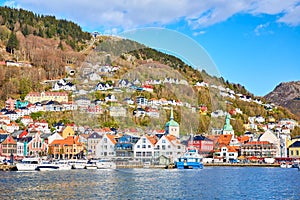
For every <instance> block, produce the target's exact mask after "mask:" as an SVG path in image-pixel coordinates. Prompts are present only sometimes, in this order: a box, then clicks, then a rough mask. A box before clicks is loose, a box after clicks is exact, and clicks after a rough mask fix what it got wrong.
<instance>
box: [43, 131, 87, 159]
mask: <svg viewBox="0 0 300 200" xmlns="http://www.w3.org/2000/svg"><path fill="white" fill-rule="evenodd" d="M83 152H84V146H83V144H82V143H81V142H79V137H78V136H68V137H67V138H65V139H62V140H54V141H53V142H52V143H51V144H49V146H48V154H49V155H51V156H52V158H55V159H71V158H73V157H74V156H77V157H82V156H83Z"/></svg>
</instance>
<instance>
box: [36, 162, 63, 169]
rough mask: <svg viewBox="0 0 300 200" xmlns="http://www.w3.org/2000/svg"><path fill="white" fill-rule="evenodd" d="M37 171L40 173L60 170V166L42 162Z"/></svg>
mask: <svg viewBox="0 0 300 200" xmlns="http://www.w3.org/2000/svg"><path fill="white" fill-rule="evenodd" d="M36 170H38V171H53V170H59V166H58V165H56V164H55V163H52V162H50V161H42V163H41V164H39V165H38V166H37V167H36Z"/></svg>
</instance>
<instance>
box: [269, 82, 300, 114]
mask: <svg viewBox="0 0 300 200" xmlns="http://www.w3.org/2000/svg"><path fill="white" fill-rule="evenodd" d="M265 98H266V99H267V100H268V101H270V102H272V103H275V104H277V105H280V106H282V107H285V108H287V109H289V110H290V111H291V112H292V113H294V114H295V115H297V116H298V117H300V81H292V82H284V83H280V84H279V85H278V86H276V88H275V89H274V90H273V91H272V92H270V93H269V94H267V95H266V96H265Z"/></svg>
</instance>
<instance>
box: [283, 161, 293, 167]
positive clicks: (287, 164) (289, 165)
mask: <svg viewBox="0 0 300 200" xmlns="http://www.w3.org/2000/svg"><path fill="white" fill-rule="evenodd" d="M280 167H281V168H292V167H293V164H292V163H286V162H282V163H280Z"/></svg>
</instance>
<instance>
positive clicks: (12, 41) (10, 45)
mask: <svg viewBox="0 0 300 200" xmlns="http://www.w3.org/2000/svg"><path fill="white" fill-rule="evenodd" d="M18 48H19V41H18V39H17V36H16V34H15V33H13V32H11V34H10V36H9V39H8V42H7V45H6V51H7V52H9V53H14V50H16V49H18Z"/></svg>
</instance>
